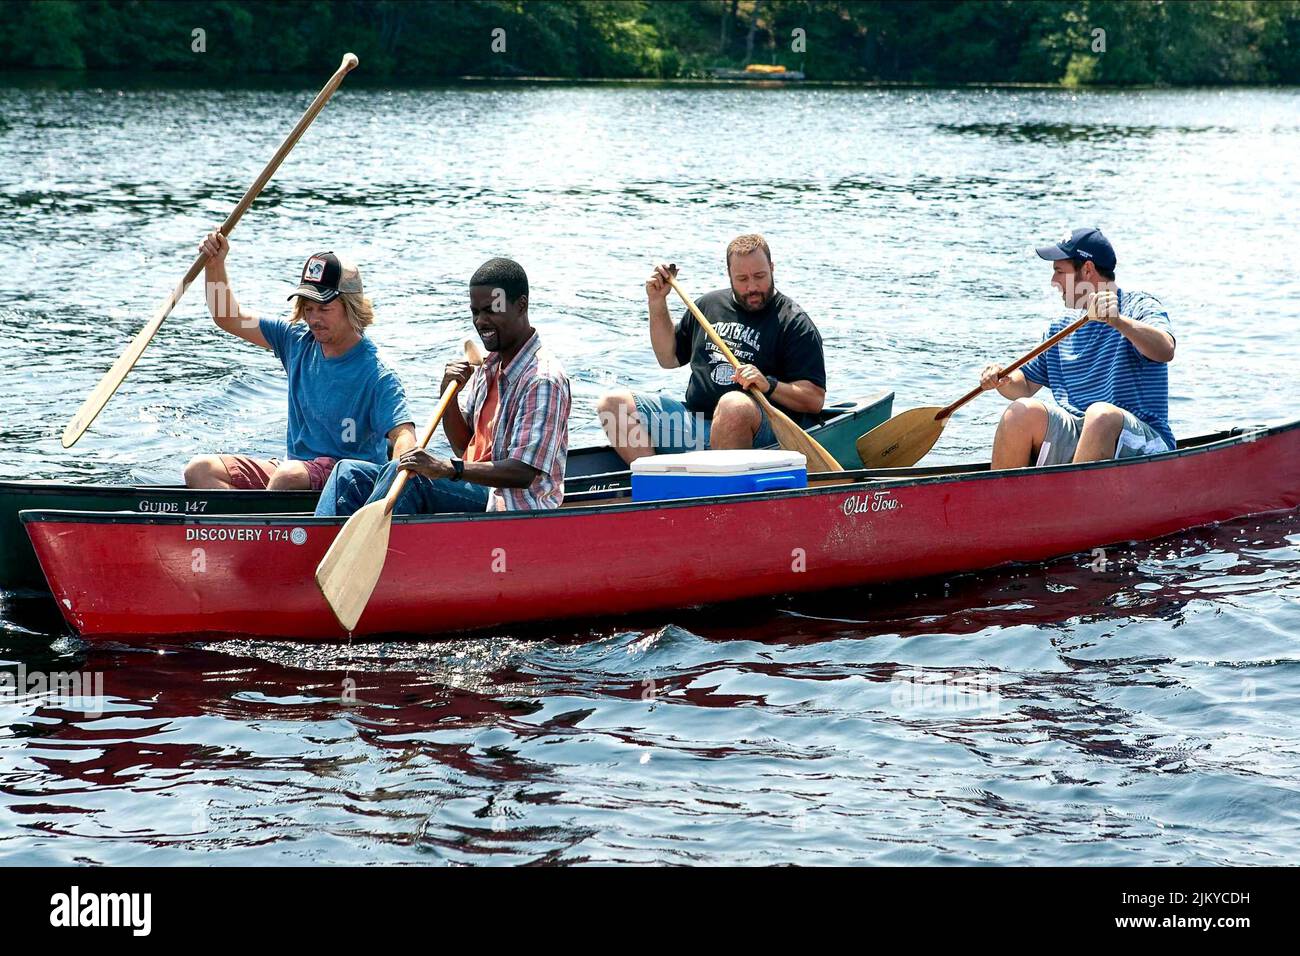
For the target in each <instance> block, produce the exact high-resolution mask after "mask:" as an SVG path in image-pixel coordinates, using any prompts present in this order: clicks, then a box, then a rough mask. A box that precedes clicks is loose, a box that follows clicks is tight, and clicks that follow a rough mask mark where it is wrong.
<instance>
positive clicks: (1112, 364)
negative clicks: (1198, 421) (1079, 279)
mask: <svg viewBox="0 0 1300 956" xmlns="http://www.w3.org/2000/svg"><path fill="white" fill-rule="evenodd" d="M1116 291H1117V293H1118V295H1119V314H1120V315H1122V316H1124V317H1126V318H1129V319H1135V320H1136V321H1138V322H1145V323H1146V324H1147V325H1150V326H1154V327H1155V328H1157V329H1160V330H1161V331H1162V332H1168V333H1169V334H1170V335H1171V336H1172V335H1173V334H1174V331H1173V329H1172V328H1171V327H1170V325H1169V314H1168V313H1167V312H1165V307H1164V306H1163V305H1161V304H1160V300H1159V299H1157V298H1156V297H1155V296H1153V295H1148V294H1147V293H1145V292H1125V291H1124V290H1123V289H1118V290H1116ZM1082 315H1083V313H1082V312H1081V311H1077V312H1068V313H1066V314H1065V315H1064V316H1062V317H1061V318H1059V319H1057V320H1056V321H1055V322H1053V323H1052V324H1051V325H1050V326H1048V329H1047V332H1045V333H1044V334H1043V341H1046V340H1047V339H1049V338H1051V337H1052V336H1053V335H1055V334H1056V333H1057V332H1059V331H1061V329H1063V328H1065V327H1066V326H1067V325H1069V324H1070V323H1071V322H1074V321H1076V320H1078V319H1079V318H1080V317H1082ZM1021 371H1023V372H1024V373H1025V378H1027V379H1029V380H1030V381H1031V382H1037V383H1038V384H1039V385H1046V386H1047V387H1048V388H1050V389H1051V390H1052V397H1053V398H1055V399H1056V403H1057V404H1058V405H1060V406H1061V407H1062V408H1064V409H1065V410H1066V411H1068V412H1071V413H1072V414H1075V415H1082V414H1083V413H1084V412H1085V411H1087V409H1088V406H1089V405H1091V404H1092V403H1093V402H1109V403H1110V404H1112V405H1118V406H1119V407H1120V408H1122V409H1124V410H1125V411H1129V412H1132V413H1133V415H1134V416H1135V417H1136V418H1138V419H1139V420H1140V421H1143V422H1145V423H1146V424H1148V425H1150V426H1151V427H1152V428H1154V429H1155V430H1156V432H1157V433H1158V434H1159V435H1160V437H1161V438H1163V439H1164V440H1165V442H1166V443H1167V444H1168V445H1169V447H1170V448H1175V447H1177V445H1176V443H1175V442H1174V433H1173V432H1172V431H1170V429H1169V364H1168V363H1167V362H1153V361H1152V360H1151V359H1149V358H1147V357H1146V356H1145V355H1143V354H1142V353H1141V352H1139V351H1138V350H1137V347H1136V346H1134V345H1133V343H1132V342H1130V341H1129V340H1128V339H1126V338H1124V336H1123V334H1122V333H1121V332H1120V331H1119V330H1118V329H1116V328H1114V327H1112V326H1109V325H1107V324H1106V323H1104V322H1089V323H1088V324H1087V325H1085V326H1084V327H1083V328H1081V329H1079V331H1077V332H1075V333H1074V334H1072V335H1070V336H1068V337H1067V338H1066V339H1065V341H1063V342H1062V343H1061V344H1060V345H1057V346H1056V347H1055V348H1050V349H1048V350H1047V351H1046V352H1044V353H1043V354H1042V355H1040V356H1038V357H1037V358H1035V359H1034V360H1033V361H1031V362H1029V363H1028V364H1027V365H1025V366H1023V367H1022V369H1021Z"/></svg>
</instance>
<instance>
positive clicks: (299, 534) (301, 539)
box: [289, 528, 307, 544]
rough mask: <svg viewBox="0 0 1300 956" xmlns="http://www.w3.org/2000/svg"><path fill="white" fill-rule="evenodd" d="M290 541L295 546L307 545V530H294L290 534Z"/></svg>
mask: <svg viewBox="0 0 1300 956" xmlns="http://www.w3.org/2000/svg"><path fill="white" fill-rule="evenodd" d="M289 540H290V541H292V542H293V543H294V544H306V543H307V531H306V529H305V528H294V529H293V530H292V531H290V532H289Z"/></svg>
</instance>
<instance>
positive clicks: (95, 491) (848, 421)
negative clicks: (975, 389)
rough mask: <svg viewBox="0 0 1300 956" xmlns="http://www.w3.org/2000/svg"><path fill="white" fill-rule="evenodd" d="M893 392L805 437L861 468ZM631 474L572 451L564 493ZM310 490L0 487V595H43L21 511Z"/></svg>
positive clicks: (227, 508)
mask: <svg viewBox="0 0 1300 956" xmlns="http://www.w3.org/2000/svg"><path fill="white" fill-rule="evenodd" d="M893 406H894V393H893V392H880V393H878V394H876V395H872V396H871V397H869V398H865V399H862V400H859V401H854V402H839V403H837V404H834V405H827V406H826V408H825V410H824V411H823V412H822V423H821V424H820V425H817V426H815V427H813V428H810V429H808V434H809V435H811V436H812V437H813V438H815V439H817V441H818V442H820V443H821V445H822V446H823V447H824V448H825V449H826V450H827V451H828V452H830V453H831V454H832V455H834V456H835V460H836V461H838V462H839V463H840V464H841V465H843V466H844V467H845V468H859V467H861V462H860V461H859V460H858V452H857V446H856V443H857V440H858V437H859V436H860V435H862V434H864V433H865V432H868V431H870V430H871V429H872V428H875V427H876V426H877V425H879V424H880V423H881V422H884V421H886V420H887V419H888V418H889V416H890V413H891V411H892V410H893ZM627 483H628V472H627V470H626V466H625V465H624V464H623V461H622V459H620V458H619V457H618V455H616V454H615V453H614V451H613V449H611V448H609V447H608V446H598V447H591V448H575V449H573V450H572V451H570V452H569V460H568V466H567V468H566V469H565V479H564V490H565V494H574V493H577V492H587V491H606V490H609V489H613V488H620V487H624V486H626V485H627ZM317 497H318V494H317V493H316V492H313V491H198V490H194V489H189V488H185V487H183V486H179V485H76V484H67V483H64V482H56V481H0V589H2V590H6V591H33V590H34V591H45V590H46V584H45V576H44V575H43V574H42V573H41V568H40V565H39V564H38V563H37V561H36V555H35V554H34V553H33V552H32V546H31V542H29V541H28V540H27V532H25V531H24V530H23V526H22V523H21V522H20V521H19V520H18V512H20V511H48V510H68V511H139V512H146V513H154V514H181V515H187V514H188V515H221V514H292V513H295V512H310V511H314V510H315V508H316V499H317Z"/></svg>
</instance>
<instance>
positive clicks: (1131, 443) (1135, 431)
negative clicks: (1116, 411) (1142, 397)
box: [1035, 402, 1172, 465]
mask: <svg viewBox="0 0 1300 956" xmlns="http://www.w3.org/2000/svg"><path fill="white" fill-rule="evenodd" d="M1043 407H1044V408H1046V409H1047V438H1046V439H1044V440H1043V447H1042V449H1041V450H1040V451H1039V453H1038V460H1037V461H1036V462H1035V464H1037V465H1065V464H1069V463H1070V462H1071V461H1073V460H1074V451H1075V449H1076V448H1078V447H1079V435H1080V434H1082V432H1083V416H1082V415H1074V414H1072V413H1070V412H1067V411H1066V410H1065V409H1064V408H1062V407H1061V406H1060V405H1057V404H1056V403H1055V402H1043ZM1120 411H1123V412H1124V427H1123V429H1121V430H1120V433H1119V441H1117V442H1116V443H1115V457H1116V458H1136V457H1138V456H1139V455H1158V454H1160V452H1162V451H1171V450H1172V449H1170V447H1169V446H1168V445H1167V444H1166V443H1165V440H1164V439H1163V438H1161V437H1160V433H1159V432H1157V431H1156V430H1155V429H1154V428H1152V427H1151V426H1150V425H1148V424H1147V423H1146V422H1144V421H1142V420H1141V419H1139V418H1138V417H1137V416H1136V415H1134V414H1133V413H1132V412H1129V411H1124V409H1120Z"/></svg>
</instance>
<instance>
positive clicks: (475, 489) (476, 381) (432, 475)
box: [316, 259, 570, 515]
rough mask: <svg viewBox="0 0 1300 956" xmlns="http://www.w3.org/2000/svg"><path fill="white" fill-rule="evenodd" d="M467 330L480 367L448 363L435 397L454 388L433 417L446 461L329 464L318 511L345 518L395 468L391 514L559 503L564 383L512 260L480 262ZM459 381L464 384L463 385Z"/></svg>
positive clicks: (373, 497) (375, 494) (565, 425)
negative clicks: (473, 336)
mask: <svg viewBox="0 0 1300 956" xmlns="http://www.w3.org/2000/svg"><path fill="white" fill-rule="evenodd" d="M469 284H470V288H469V302H470V312H471V313H472V314H473V318H474V328H475V329H477V330H478V334H479V337H480V338H481V339H482V340H483V346H484V348H486V349H487V350H488V352H489V353H490V354H489V355H488V358H487V361H485V362H484V363H483V365H482V367H481V368H479V369H477V370H476V369H474V367H473V366H471V365H470V364H469V362H468V361H465V360H463V359H462V360H459V361H455V362H450V363H448V365H447V368H446V370H445V372H444V374H443V377H442V391H444V392H445V391H446V390H447V388H448V386H450V384H451V383H452V382H459V383H460V385H461V392H460V396H459V399H458V402H457V403H454V404H452V405H451V406H450V407H449V408H448V409H447V412H446V414H444V415H443V417H442V427H443V431H444V432H445V433H446V435H447V440H448V441H449V442H450V443H451V447H452V450H453V451H454V452H455V456H454V457H452V458H440V457H438V456H437V455H434V454H433V453H431V452H429V451H428V450H426V449H423V448H413V449H411V450H410V451H407V452H406V453H404V454H402V455H401V456H400V457H399V458H397V459H394V460H393V461H391V462H389V463H388V464H387V465H386V466H384V467H383V468H382V469H381V468H379V467H378V466H377V465H373V464H371V463H370V462H364V461H353V460H348V461H343V462H340V463H339V464H338V465H336V466H335V468H334V471H333V472H332V473H331V475H330V478H329V481H328V482H326V484H325V488H324V490H323V491H322V493H321V498H320V503H319V504H318V505H317V506H316V514H318V515H350V514H352V513H353V512H354V511H356V510H357V509H359V508H360V507H361V506H362V505H365V504H369V503H370V502H372V501H380V500H382V499H383V497H384V495H386V494H387V493H388V489H389V487H391V485H392V483H393V479H394V478H396V477H397V471H398V469H399V468H404V469H406V470H407V471H409V472H411V477H410V478H409V479H408V480H407V482H406V487H405V488H404V489H403V491H402V493H401V495H400V496H398V499H397V504H396V506H395V508H394V509H393V510H394V513H395V514H440V513H445V512H452V511H483V510H487V511H526V510H532V509H538V508H558V507H559V506H560V503H561V502H562V501H563V500H564V466H565V462H566V460H567V458H568V453H569V408H570V398H569V379H568V377H567V376H566V375H565V374H564V369H563V368H562V367H561V366H560V363H559V361H558V360H556V358H555V357H554V356H553V355H551V353H550V351H549V350H548V349H547V348H546V347H545V346H543V345H542V342H541V337H540V336H539V335H538V334H537V332H536V330H534V329H533V327H532V326H531V325H530V324H529V321H528V276H527V275H525V273H524V270H523V268H522V267H521V266H520V265H519V263H517V262H514V261H513V260H511V259H489V260H488V261H487V262H485V263H483V265H481V266H480V267H479V269H478V271H477V272H475V273H474V276H473V278H472V279H470V283H469ZM466 383H468V384H466Z"/></svg>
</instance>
